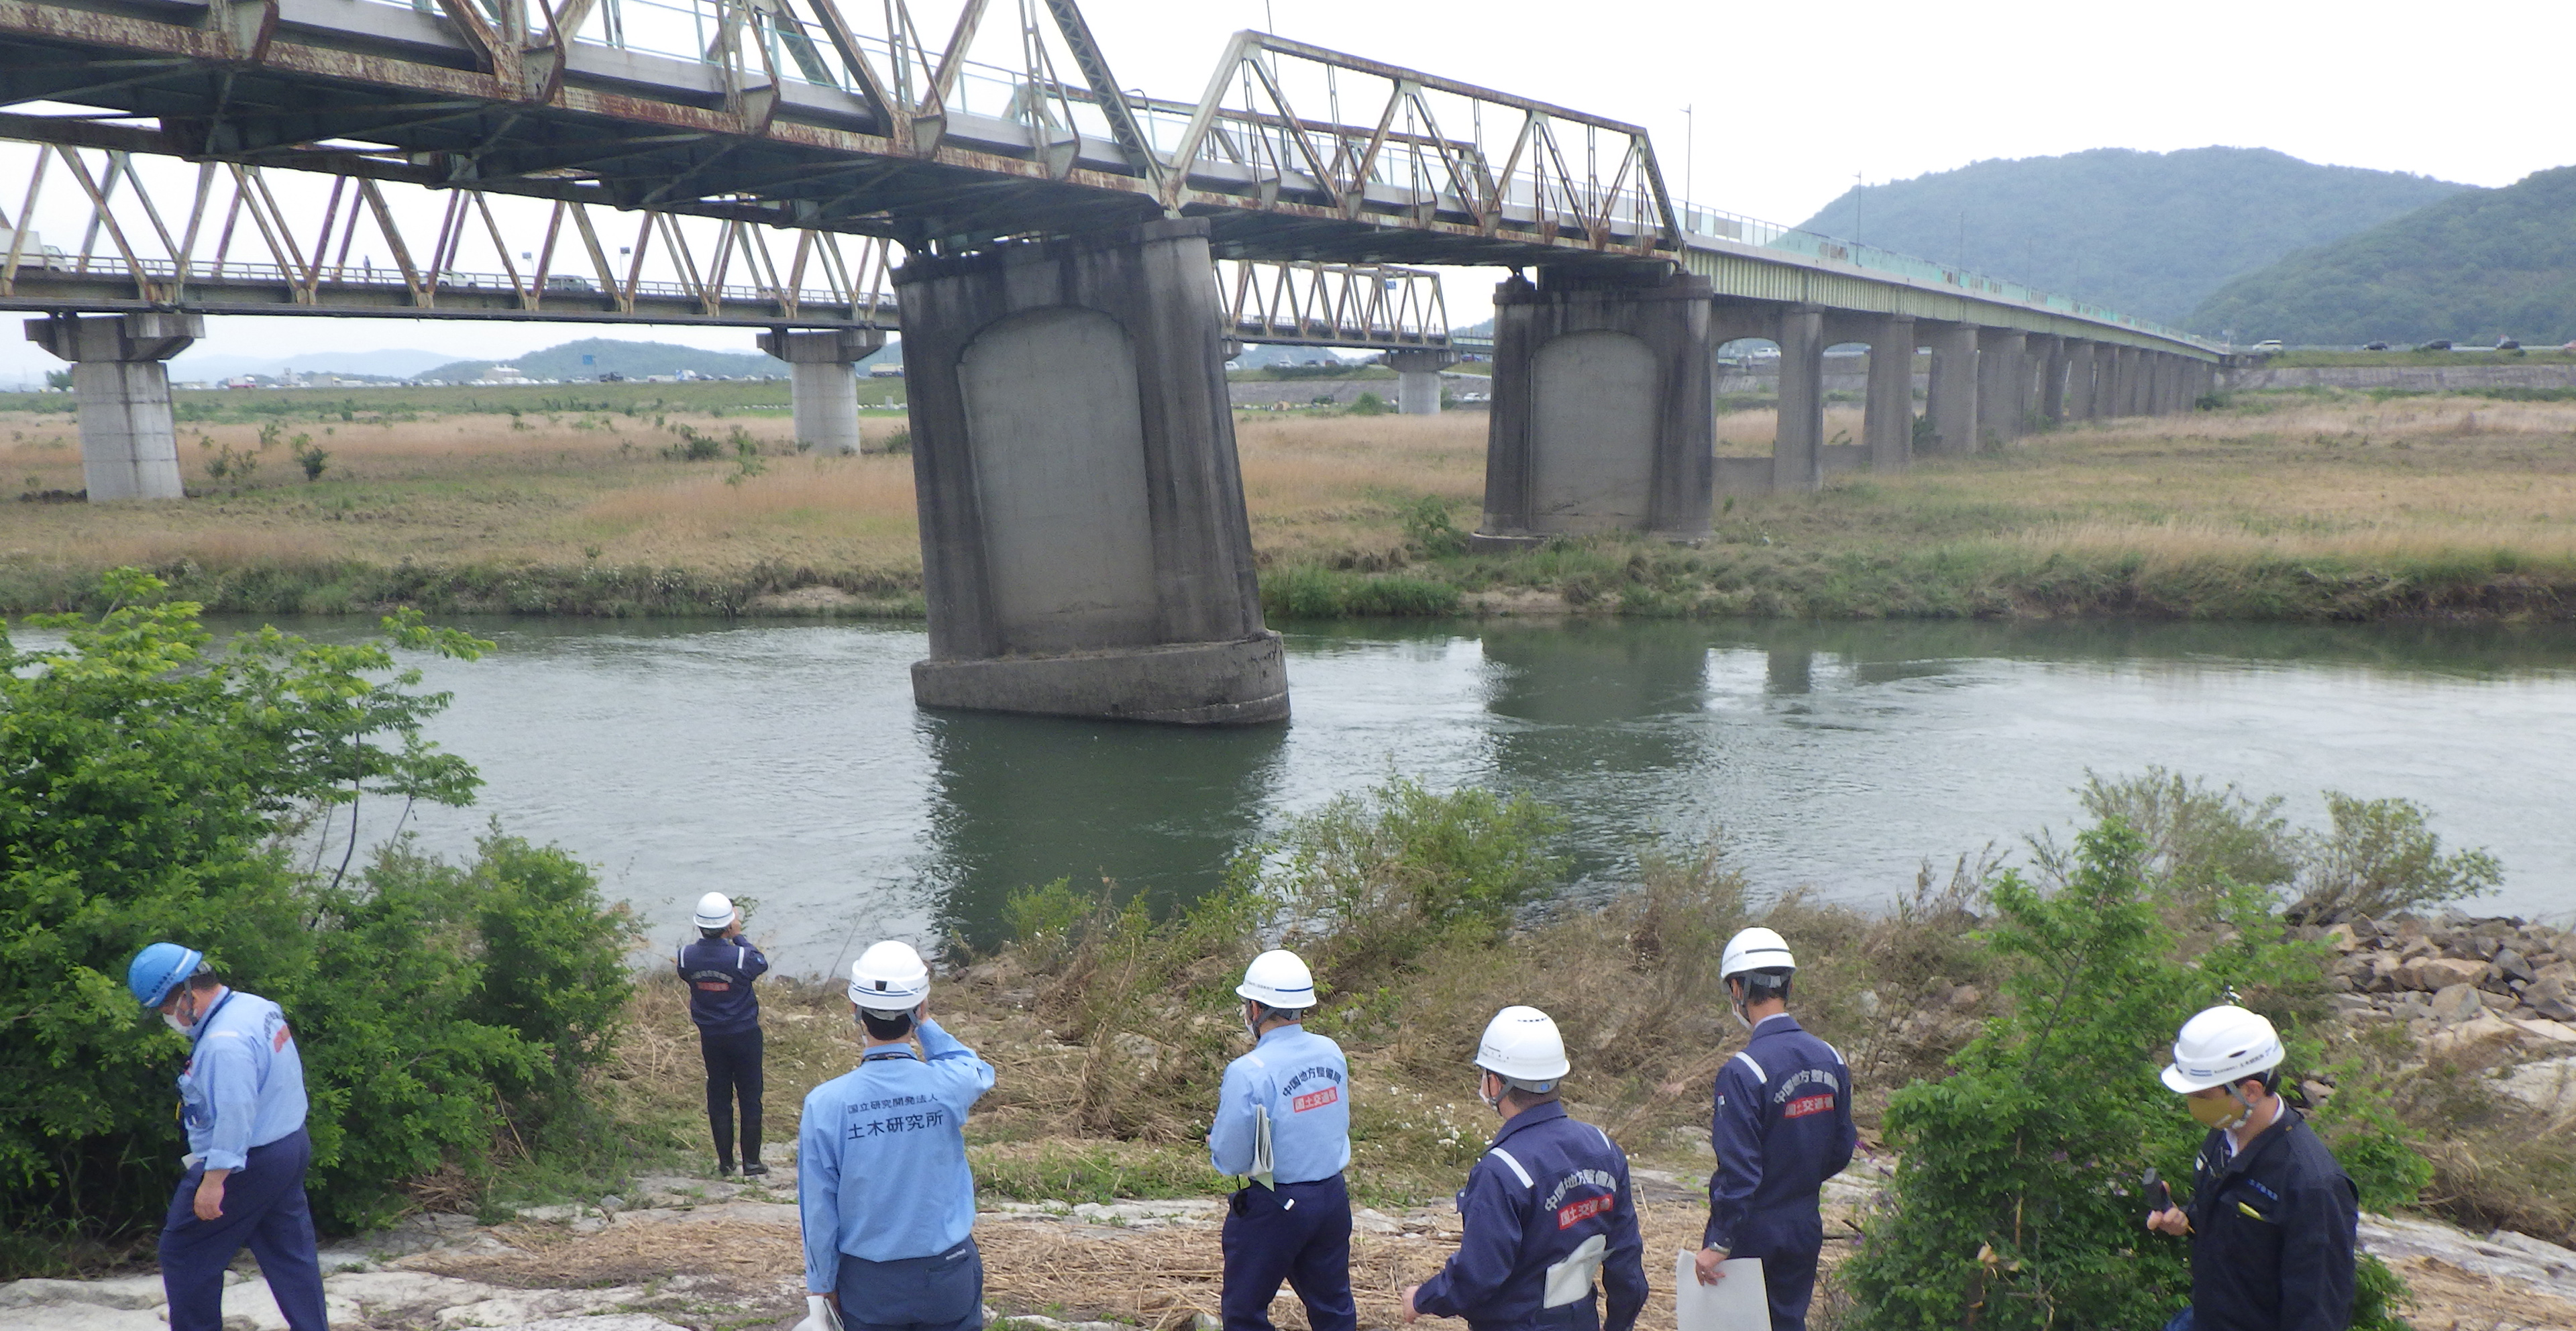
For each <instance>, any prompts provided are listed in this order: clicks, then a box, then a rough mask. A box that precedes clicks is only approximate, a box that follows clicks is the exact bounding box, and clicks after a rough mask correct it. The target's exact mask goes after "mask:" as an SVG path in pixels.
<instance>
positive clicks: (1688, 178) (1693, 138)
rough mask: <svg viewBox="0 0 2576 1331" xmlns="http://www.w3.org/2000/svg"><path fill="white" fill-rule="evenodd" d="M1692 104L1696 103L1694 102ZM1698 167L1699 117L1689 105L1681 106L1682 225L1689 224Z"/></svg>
mask: <svg viewBox="0 0 2576 1331" xmlns="http://www.w3.org/2000/svg"><path fill="white" fill-rule="evenodd" d="M1693 105H1696V103H1694V104H1693ZM1698 167H1699V117H1698V116H1697V115H1695V114H1693V113H1692V109H1691V107H1689V106H1685V107H1683V108H1682V225H1684V226H1688V225H1690V204H1691V201H1692V189H1693V186H1694V185H1695V184H1696V176H1697V170H1698Z"/></svg>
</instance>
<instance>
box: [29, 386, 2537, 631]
mask: <svg viewBox="0 0 2576 1331" xmlns="http://www.w3.org/2000/svg"><path fill="white" fill-rule="evenodd" d="M417 391H420V392H427V391H429V390H417ZM450 391H452V392H456V393H460V394H461V393H464V392H466V391H467V390H450ZM474 391H480V390H474ZM454 405H455V407H456V409H455V410H453V411H449V412H445V413H439V412H430V411H423V410H420V409H419V408H418V406H417V404H413V405H409V406H406V407H404V408H403V409H402V410H383V411H377V412H375V413H374V414H372V415H370V414H368V413H367V412H365V411H351V410H349V409H346V408H342V407H340V406H338V405H337V404H321V403H318V402H317V403H315V404H314V407H315V412H314V414H313V415H311V416H310V417H307V418H299V417H285V416H279V417H263V418H260V419H250V418H248V416H247V415H245V418H244V419H241V420H238V421H222V420H211V421H206V422H203V423H199V424H191V425H188V426H185V427H183V430H182V433H183V436H185V437H184V439H183V442H182V445H181V454H182V458H183V461H184V462H185V464H186V467H187V473H188V478H189V482H190V485H191V486H192V488H194V489H199V490H203V491H204V492H205V493H204V495H203V497H201V498H197V499H194V500H191V501H189V502H187V503H185V504H120V505H97V506H92V505H87V504H81V503H69V502H55V503H47V502H32V500H34V499H40V498H42V497H45V496H46V495H48V493H49V492H53V493H60V492H66V491H68V490H70V489H73V488H76V487H77V486H78V484H79V452H78V444H77V437H76V432H75V431H74V430H73V429H72V428H71V424H70V421H69V420H68V418H67V417H65V416H63V415H61V414H58V413H57V414H29V413H25V412H19V413H14V414H0V439H5V442H0V479H5V480H6V481H8V482H9V483H10V485H11V486H14V487H16V488H18V489H19V490H22V491H23V493H25V494H26V495H28V496H30V501H28V502H21V503H17V504H11V505H9V507H8V510H7V516H8V518H9V519H10V522H9V524H8V532H7V535H6V536H5V537H0V610H5V611H9V612H18V611H25V610H30V609H40V608H49V607H60V606H68V605H73V604H78V603H80V602H81V599H82V597H83V595H84V594H85V592H86V591H87V590H88V589H90V588H93V587H94V586H95V584H96V574H97V572H98V571H99V570H100V569H101V568H103V567H108V566H113V565H117V564H123V563H133V564H140V565H142V566H145V567H149V568H152V569H155V570H156V571H158V572H159V573H161V574H162V575H163V576H164V577H166V578H168V579H169V580H170V581H171V582H172V583H173V585H174V586H175V587H176V588H177V589H178V590H179V591H180V592H181V593H182V594H185V595H188V596H192V597H196V598H198V599H200V600H203V601H205V602H207V603H208V604H209V605H210V606H212V607H214V608H216V609H220V610H232V611H251V612H265V613H277V612H295V611H304V612H321V613H327V612H334V611H345V610H351V609H363V608H368V607H372V606H375V605H379V604H382V603H386V602H391V601H408V602H411V603H414V604H419V605H423V606H425V607H427V608H431V609H434V610H442V611H447V612H463V611H495V610H498V611H515V612H522V613H562V614H666V613H719V614H737V613H841V614H880V615H884V614H892V615H905V614H918V613H919V612H920V608H921V602H920V555H919V534H918V530H917V527H916V523H915V517H914V509H913V498H912V477H911V467H910V462H909V460H908V459H907V458H905V457H903V456H901V455H888V454H871V455H866V456H860V457H851V458H820V457H814V456H811V455H808V454H800V453H798V452H797V451H796V445H795V441H794V440H793V438H792V434H791V426H790V423H789V422H788V421H787V420H786V419H785V417H784V414H783V413H777V414H768V415H753V414H746V412H745V410H744V409H741V408H727V407H722V406H720V405H719V406H710V407H707V408H704V409H700V410H695V411H688V410H680V409H677V408H663V409H658V410H644V409H640V408H639V409H637V410H634V411H631V412H630V411H628V410H625V409H613V410H586V409H575V408H564V409H557V410H545V411H539V410H531V409H527V408H521V407H515V406H514V407H513V408H512V409H510V410H501V411H494V410H490V409H479V410H471V411H469V410H466V409H465V408H466V407H468V406H470V405H474V404H471V403H467V402H466V401H465V400H463V399H462V398H460V399H458V401H457V402H456V403H455V404H454ZM558 405H559V406H561V404H558ZM513 411H515V414H512V412H513ZM344 414H346V415H348V416H350V417H351V419H346V420H344V419H341V417H342V416H343V415H344ZM1842 414H1843V415H1851V413H1849V412H1844V413H1842ZM406 417H409V419H406ZM1836 421H1839V427H1835V424H1834V423H1835V422H1836ZM1771 427H1772V416H1771V414H1770V413H1768V412H1765V411H1745V412H1732V413H1729V414H1727V415H1726V416H1725V417H1724V418H1723V419H1722V420H1721V423H1720V428H1719V438H1720V441H1721V442H1720V450H1721V451H1722V452H1725V453H1729V454H1737V453H1746V454H1750V453H1758V452H1761V451H1764V450H1765V449H1767V447H1768V441H1769V435H1770V430H1771ZM902 428H903V423H902V421H901V418H900V417H899V416H894V415H886V416H882V417H873V418H871V419H870V420H869V421H868V422H867V425H866V430H867V433H868V436H869V438H870V440H871V443H872V445H883V444H889V443H893V442H895V441H896V437H897V435H898V433H899V432H900V431H901V430H902ZM1829 428H1842V429H1844V430H1845V431H1846V432H1850V431H1856V430H1857V428H1858V424H1857V417H1856V416H1853V418H1852V419H1851V420H1841V418H1840V417H1839V416H1837V417H1834V418H1833V419H1832V420H1829ZM1484 429H1485V418H1484V417H1483V416H1482V415H1481V414H1468V413H1452V414H1449V415H1444V416H1440V417H1435V418H1418V417H1401V416H1315V417H1292V418H1287V419H1281V418H1279V417H1276V416H1274V415H1270V414H1267V413H1248V414H1246V416H1245V417H1244V419H1243V420H1242V421H1241V422H1240V424H1239V425H1238V429H1237V437H1238V440H1239V445H1240V453H1241V458H1242V468H1243V475H1244V489H1245V498H1246V503H1247V506H1248V509H1249V511H1250V514H1251V519H1252V529H1253V539H1254V544H1255V547H1256V550H1257V552H1258V554H1259V557H1260V560H1261V565H1262V570H1263V583H1264V590H1265V596H1266V598H1267V600H1268V603H1269V608H1270V610H1271V612H1272V613H1273V614H1275V615H1279V616H1281V617H1282V618H1296V617H1310V616H1330V615H1344V614H1443V613H1452V612H1457V611H1461V610H1466V611H1483V612H1516V611H1549V612H1559V613H1565V612H1572V613H1616V614H1641V615H1792V616H1816V617H1828V618H1849V617H1879V616H1936V617H1949V616H1970V615H2069V614H2142V615H2156V616H2192V617H2211V618H2248V619H2307V620H2320V619H2322V620H2334V619H2370V618H2379V617H2387V616H2409V615H2412V616H2455V617H2476V618H2517V617H2528V618H2550V619H2555V618H2565V617H2567V616H2568V615H2569V614H2570V613H2571V610H2576V403H2564V402H2516V401H2496V400H2490V399H2483V398H2470V397H2444V396H2429V397H2403V398H2387V399H2384V400H2383V399H2375V398H2373V397H2372V396H2370V395H2366V394H2358V393H2341V392H2332V391H2302V392H2292V393H2266V394H2238V395H2235V396H2233V397H2232V398H2230V399H2229V400H2228V403H2227V405H2226V406H2225V407H2223V408H2221V409H2217V410H2209V411H2202V412H2198V413H2195V414H2193V415H2190V416H2187V417H2177V418H2162V419H2135V420H2122V421H2113V422H2107V423H2101V424H2093V425H2084V426H2077V427H2071V428H2067V429H2063V430H2057V431H2051V432H2047V433H2042V434H2038V435H2033V436H2030V437H2028V438H2025V439H2023V440H2020V441H2018V442H2016V443H2014V444H2013V445H2011V446H2009V447H2006V448H2002V449H1999V450H1995V451H1992V452H1990V453H1987V454H1982V455H1979V456H1975V457H1969V458H1958V459H1936V460H1928V461H1926V462H1923V463H1921V464H1919V465H1917V466H1916V467H1915V468H1913V469H1912V470H1910V471H1908V472H1905V473H1903V474H1892V475H1882V474H1872V473H1867V472H1861V473H1851V474H1846V475H1841V476H1837V477H1835V478H1834V479H1833V480H1832V482H1831V483H1830V484H1829V485H1828V486H1827V487H1826V489H1825V490H1824V491H1823V492H1822V493H1819V494H1814V495H1781V496H1763V497H1758V498H1746V499H1733V500H1723V501H1721V503H1720V506H1719V512H1718V513H1717V515H1716V519H1715V529H1714V531H1713V533H1712V536H1711V538H1710V539H1709V540H1708V541H1706V542H1704V543H1703V544H1701V545H1700V546H1698V547H1697V548H1683V547H1675V546H1671V545H1667V544H1663V543H1658V542H1648V541H1640V540H1633V539H1626V538H1621V537H1590V538H1582V539H1568V540H1561V541H1557V542H1552V543H1551V544H1550V545H1549V546H1548V547H1547V548H1545V549H1543V550H1540V551H1537V552H1532V553H1526V554H1520V555H1512V556H1477V555H1471V554H1468V553H1467V552H1466V551H1465V543H1464V541H1463V540H1462V539H1460V538H1461V537H1462V535H1463V533H1465V532H1467V531H1469V530H1472V529H1473V528H1474V527H1475V526H1476V524H1477V522H1478V520H1479V504H1480V498H1481V495H1482V492H1483V483H1484ZM298 440H302V441H303V442H302V443H298ZM307 447H309V448H320V449H322V450H324V451H325V452H327V453H328V454H329V458H328V461H327V465H326V467H325V469H324V470H323V471H322V473H321V474H320V476H319V478H318V479H316V480H313V481H310V482H307V481H306V480H305V479H303V476H302V474H301V470H300V469H299V468H298V467H297V466H296V465H295V464H294V462H293V453H294V451H295V450H296V449H297V448H307ZM244 460H247V462H248V463H249V466H248V468H247V470H248V474H247V475H244V474H243V471H244V468H243V467H242V462H243V461H244ZM217 469H220V470H222V471H223V472H224V473H225V474H223V475H221V476H216V475H213V474H212V472H213V471H214V470H217Z"/></svg>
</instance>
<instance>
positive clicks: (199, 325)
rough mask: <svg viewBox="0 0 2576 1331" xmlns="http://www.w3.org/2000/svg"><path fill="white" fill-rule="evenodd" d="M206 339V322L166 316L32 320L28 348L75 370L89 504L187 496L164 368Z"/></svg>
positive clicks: (83, 474)
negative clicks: (67, 363)
mask: <svg viewBox="0 0 2576 1331" xmlns="http://www.w3.org/2000/svg"><path fill="white" fill-rule="evenodd" d="M205 333H206V321H205V318H204V316H202V315H196V314H178V313H167V312H161V311H152V312H147V313H140V314H98V315H58V316H51V317H47V318H43V319H30V320H28V321H27V340H28V341H30V342H33V343H35V344H36V345H38V346H40V347H43V348H44V349H45V350H47V351H50V352H52V353H53V354H54V355H56V356H60V357H61V358H63V359H64V360H67V361H70V362H71V363H72V392H73V393H74V394H75V395H76V396H77V397H78V399H79V402H80V436H81V483H82V484H83V485H84V486H86V487H88V490H89V500H90V502H91V503H93V504H96V503H104V502H106V501H108V500H112V499H184V498H186V497H187V490H186V489H185V487H184V486H182V484H181V483H180V480H179V438H178V435H177V433H176V431H175V430H174V429H173V428H172V425H171V421H170V370H169V367H168V366H167V365H165V364H164V363H163V362H165V361H167V360H169V359H170V358H171V357H172V356H176V355H178V354H179V353H180V352H182V351H185V350H187V349H188V347H189V345H190V344H192V343H194V342H195V341H196V340H197V339H198V338H200V337H203V336H205Z"/></svg>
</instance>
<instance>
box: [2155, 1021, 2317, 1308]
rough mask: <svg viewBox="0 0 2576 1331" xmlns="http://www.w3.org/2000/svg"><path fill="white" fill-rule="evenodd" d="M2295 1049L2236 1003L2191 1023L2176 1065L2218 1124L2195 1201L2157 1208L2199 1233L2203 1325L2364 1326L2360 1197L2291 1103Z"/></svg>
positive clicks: (2205, 1121)
mask: <svg viewBox="0 0 2576 1331" xmlns="http://www.w3.org/2000/svg"><path fill="white" fill-rule="evenodd" d="M2284 1053H2285V1051H2284V1050H2283V1049H2282V1047H2281V1037H2280V1034H2279V1032H2277V1031H2275V1030H2273V1029H2272V1023H2271V1022H2270V1021H2268V1020H2266V1019H2265V1018H2264V1017H2263V1015H2262V1014H2261V1013H2257V1012H2249V1011H2247V1010H2246V1009H2244V1008H2241V1007H2238V1006H2236V1005H2234V1004H2232V1003H2230V1004H2223V1005H2221V1006H2218V1007H2214V1008H2211V1009H2209V1010H2208V1011H2206V1012H2203V1013H2201V1014H2200V1015H2198V1016H2196V1017H2193V1018H2192V1019H2191V1020H2190V1021H2188V1022H2185V1023H2183V1028H2182V1034H2181V1037H2180V1038H2178V1039H2176V1040H2175V1041H2174V1047H2173V1057H2174V1061H2173V1064H2172V1065H2171V1066H2170V1067H2167V1068H2166V1069H2165V1070H2164V1083H2165V1086H2166V1088H2167V1089H2169V1090H2172V1091H2174V1092H2176V1093H2177V1094H2180V1095H2182V1096H2183V1097H2184V1101H2183V1103H2184V1106H2185V1107H2186V1108H2188V1109H2189V1110H2190V1111H2191V1116H2192V1117H2193V1118H2195V1119H2197V1120H2199V1121H2200V1123H2201V1125H2202V1126H2204V1127H2206V1128H2208V1129H2209V1136H2208V1138H2207V1139H2206V1140H2205V1141H2203V1142H2202V1144H2201V1148H2200V1158H2199V1161H2198V1163H2197V1164H2196V1165H2195V1167H2194V1169H2193V1172H2192V1195H2191V1198H2190V1200H2189V1201H2188V1202H2187V1203H2186V1204H2185V1205H2184V1206H2182V1207H2179V1208H2177V1207H2174V1206H2170V1205H2168V1206H2165V1207H2163V1208H2162V1209H2159V1210H2157V1211H2156V1212H2155V1213H2153V1214H2151V1215H2149V1216H2148V1217H2147V1228H2149V1229H2152V1230H2154V1231H2156V1232H2157V1233H2160V1234H2172V1235H2177V1236H2179V1235H2184V1234H2188V1235H2190V1236H2191V1308H2190V1310H2189V1311H2188V1313H2186V1314H2185V1317H2187V1318H2188V1319H2189V1321H2188V1325H2189V1326H2190V1327H2191V1328H2192V1331H2343V1329H2344V1328H2345V1327H2348V1326H2350V1325H2351V1324H2352V1299H2353V1244H2354V1241H2355V1236H2356V1230H2357V1229H2358V1222H2359V1220H2360V1210H2361V1201H2360V1195H2359V1193H2358V1192H2357V1191H2356V1190H2355V1189H2354V1187H2353V1183H2352V1179H2351V1177H2350V1176H2348V1175H2346V1174H2345V1173H2344V1172H2343V1167H2342V1166H2341V1165H2338V1164H2336V1163H2335V1158H2334V1153H2333V1152H2331V1151H2329V1150H2327V1149H2326V1144H2325V1143H2324V1142H2322V1141H2320V1140H2318V1139H2317V1134H2316V1133H2315V1132H2313V1131H2311V1130H2310V1129H2309V1127H2308V1124H2307V1120H2306V1119H2304V1118H2303V1117H2301V1116H2300V1114H2299V1112H2298V1111H2297V1110H2296V1109H2293V1108H2291V1107H2290V1106H2289V1104H2288V1103H2286V1102H2285V1101H2283V1100H2282V1098H2281V1096H2280V1093H2279V1092H2280V1081H2281V1061H2282V1059H2283V1057H2284ZM2178 1320H2179V1319H2178Z"/></svg>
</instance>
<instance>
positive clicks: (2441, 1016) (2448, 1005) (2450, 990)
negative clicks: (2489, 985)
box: [2432, 984, 2486, 1024]
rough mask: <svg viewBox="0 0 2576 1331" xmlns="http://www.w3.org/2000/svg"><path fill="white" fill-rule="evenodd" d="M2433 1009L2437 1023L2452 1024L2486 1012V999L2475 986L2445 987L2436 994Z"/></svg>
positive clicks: (2458, 985) (2453, 985)
mask: <svg viewBox="0 0 2576 1331" xmlns="http://www.w3.org/2000/svg"><path fill="white" fill-rule="evenodd" d="M2432 1008H2433V1019H2434V1020H2435V1021H2439V1022H2443V1023H2445V1024H2452V1023H2457V1022H2463V1021H2467V1020H2469V1019H2470V1018H2472V1017H2475V1016H2477V1015H2478V1014H2479V1013H2482V1012H2484V1011H2486V999H2485V997H2484V996H2483V995H2481V994H2480V993H2479V992H2478V990H2477V987H2476V986H2474V985H2468V984H2451V985H2444V986H2443V987H2442V988H2441V989H2440V990H2438V991H2436V992H2435V993H2434V995H2433V1001H2432Z"/></svg>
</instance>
